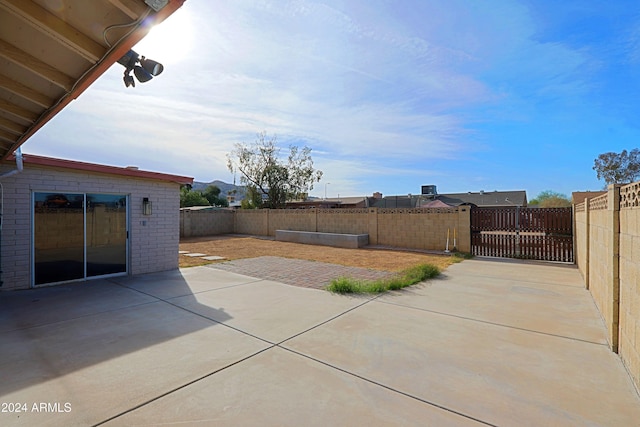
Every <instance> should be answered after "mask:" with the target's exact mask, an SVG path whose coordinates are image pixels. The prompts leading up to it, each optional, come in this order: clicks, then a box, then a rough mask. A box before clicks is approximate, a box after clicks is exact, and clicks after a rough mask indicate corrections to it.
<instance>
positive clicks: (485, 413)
mask: <svg viewBox="0 0 640 427" xmlns="http://www.w3.org/2000/svg"><path fill="white" fill-rule="evenodd" d="M270 261H271V262H272V261H273V260H270ZM256 262H259V261H256ZM292 265H293V264H292ZM216 266H217V265H216V264H214V265H211V266H203V267H193V268H188V269H183V270H176V271H172V272H166V273H154V274H149V275H143V276H137V277H123V278H114V279H109V280H100V281H93V282H86V283H80V284H74V285H63V286H56V287H50V288H41V289H36V290H30V291H15V292H5V293H0V321H1V323H0V340H1V342H2V346H0V360H2V362H1V364H0V370H1V375H2V381H1V382H0V397H1V398H0V401H1V402H2V404H3V407H2V409H3V412H1V413H0V424H1V425H6V426H12V425H25V426H27V425H28V426H30V425H50V426H70V425H140V424H143V425H157V424H160V423H166V424H172V423H175V424H182V423H184V424H189V425H212V424H214V423H215V424H220V425H300V424H301V423H304V424H305V425H322V426H324V425H356V424H365V423H366V424H368V425H461V426H471V425H500V426H503V425H562V426H567V425H576V426H584V425H610V426H623V425H624V426H626V425H635V424H636V423H637V420H638V419H640V399H639V397H638V394H637V391H636V390H635V389H634V386H633V384H632V382H631V379H630V377H629V375H628V373H627V372H626V371H625V369H624V367H623V365H622V363H621V362H620V359H619V358H618V356H617V355H616V354H614V353H612V352H611V351H609V349H608V347H607V345H606V338H605V337H606V335H605V329H604V326H603V324H602V320H601V318H600V315H599V313H598V311H597V310H596V307H595V305H594V303H593V300H592V298H591V296H590V294H589V293H588V292H587V291H586V290H585V289H584V288H583V285H582V281H581V277H580V274H579V273H578V271H577V270H576V269H575V268H572V267H567V266H561V265H552V264H531V263H520V262H508V261H495V260H487V259H474V260H468V261H464V262H462V263H460V264H455V265H453V266H451V267H449V268H448V270H446V271H445V272H444V274H443V275H442V276H441V278H439V279H436V280H433V281H430V282H427V283H424V284H420V285H417V286H415V287H412V288H408V289H406V290H404V291H400V292H393V293H388V294H384V295H382V296H378V297H370V296H367V297H345V296H338V295H333V294H330V293H328V292H326V291H322V290H317V289H309V288H304V287H300V286H290V285H287V284H283V283H279V282H275V281H271V280H266V279H264V278H261V277H250V276H246V275H242V274H238V273H234V272H231V271H223V270H221V269H219V268H216ZM300 268H301V267H300V266H299V265H296V266H295V267H292V269H291V271H290V272H289V273H290V274H293V273H294V271H295V270H297V271H300ZM301 273H302V272H301ZM255 275H256V276H259V274H257V273H256V274H255ZM9 403H11V404H13V405H11V406H10V405H9ZM42 403H44V404H45V405H44V406H43V405H42ZM16 404H19V405H20V406H18V407H19V408H21V409H22V408H25V409H26V410H25V411H21V412H15V409H16V407H17V406H16ZM22 404H24V406H23V405H22ZM34 404H35V406H34ZM12 408H13V411H9V409H12ZM34 408H35V409H34ZM5 409H6V411H5ZM39 409H42V410H39Z"/></svg>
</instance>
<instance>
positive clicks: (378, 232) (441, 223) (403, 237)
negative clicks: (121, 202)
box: [181, 207, 471, 252]
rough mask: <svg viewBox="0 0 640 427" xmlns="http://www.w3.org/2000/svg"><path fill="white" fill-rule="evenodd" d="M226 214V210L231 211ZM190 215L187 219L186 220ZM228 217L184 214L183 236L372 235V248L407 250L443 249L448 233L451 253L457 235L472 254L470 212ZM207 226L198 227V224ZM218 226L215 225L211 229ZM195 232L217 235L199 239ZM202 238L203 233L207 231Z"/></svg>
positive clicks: (268, 212)
mask: <svg viewBox="0 0 640 427" xmlns="http://www.w3.org/2000/svg"><path fill="white" fill-rule="evenodd" d="M227 212H228V211H227ZM187 216H188V217H189V219H187ZM227 217H228V213H223V212H221V211H201V212H199V215H193V212H192V213H191V214H187V213H185V212H184V211H183V213H182V220H181V221H182V223H183V224H186V223H187V221H189V222H190V225H189V230H188V233H190V234H187V231H185V229H183V234H182V236H183V237H195V236H204V235H214V234H224V233H239V234H251V235H257V236H275V230H295V231H312V232H315V231H317V232H322V233H342V234H368V235H369V243H370V244H372V245H386V246H394V247H400V248H409V249H425V250H444V249H445V245H446V239H447V230H449V231H450V248H451V249H453V233H454V229H455V230H456V245H457V249H458V250H460V251H462V252H470V251H471V233H470V210H469V208H467V207H459V208H434V209H378V208H367V209H295V210H293V209H291V210H286V209H283V210H277V209H261V210H250V209H243V210H239V211H234V226H233V227H231V226H230V224H229V221H228V220H227ZM196 221H197V222H202V223H203V224H201V225H199V224H195V222H196ZM208 223H216V225H207V224H208ZM197 230H213V232H212V233H211V234H198V232H197ZM203 233H204V231H203Z"/></svg>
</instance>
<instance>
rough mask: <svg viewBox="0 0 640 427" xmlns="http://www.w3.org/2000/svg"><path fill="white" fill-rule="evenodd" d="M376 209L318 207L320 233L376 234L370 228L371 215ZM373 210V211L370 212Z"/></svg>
mask: <svg viewBox="0 0 640 427" xmlns="http://www.w3.org/2000/svg"><path fill="white" fill-rule="evenodd" d="M375 211H376V209H318V229H317V230H316V231H319V232H320V233H342V234H369V236H370V237H371V234H375V233H376V231H375V230H369V215H375ZM370 212H372V213H370Z"/></svg>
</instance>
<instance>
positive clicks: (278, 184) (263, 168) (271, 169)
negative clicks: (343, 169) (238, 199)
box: [227, 131, 322, 208]
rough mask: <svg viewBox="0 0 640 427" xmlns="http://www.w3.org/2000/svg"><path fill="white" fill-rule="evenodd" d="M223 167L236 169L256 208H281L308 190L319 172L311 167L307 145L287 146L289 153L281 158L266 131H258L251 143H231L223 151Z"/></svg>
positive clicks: (274, 141) (315, 180)
mask: <svg viewBox="0 0 640 427" xmlns="http://www.w3.org/2000/svg"><path fill="white" fill-rule="evenodd" d="M227 167H228V168H229V171H231V172H232V173H233V172H235V171H238V172H240V174H241V177H240V182H241V183H243V184H245V185H246V186H247V187H248V191H249V194H251V195H253V196H252V197H251V199H252V200H251V203H249V204H250V205H252V206H250V207H257V208H260V207H268V208H281V207H284V206H285V204H286V202H287V200H290V199H293V198H296V197H298V196H299V195H300V194H303V193H306V192H308V191H310V190H312V189H313V184H314V183H316V182H318V181H320V179H321V178H322V171H320V170H317V169H314V168H313V160H312V159H311V148H309V147H306V146H305V147H303V148H301V149H300V148H298V147H296V146H290V147H289V155H288V157H287V159H286V160H283V159H281V157H280V148H278V146H277V144H276V136H275V135H274V136H272V137H271V138H268V137H267V133H266V131H263V132H261V133H259V134H258V135H257V139H256V141H255V142H254V143H253V144H251V145H249V144H246V143H244V142H243V143H237V144H235V147H234V149H233V151H232V152H231V153H229V154H227ZM262 195H266V200H263V199H262Z"/></svg>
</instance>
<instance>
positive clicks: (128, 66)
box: [118, 50, 164, 87]
mask: <svg viewBox="0 0 640 427" xmlns="http://www.w3.org/2000/svg"><path fill="white" fill-rule="evenodd" d="M118 64H120V65H122V66H123V67H124V68H125V70H124V77H123V79H122V80H123V81H124V85H125V86H126V87H129V86H132V87H136V81H135V80H134V79H133V76H131V71H133V74H134V75H135V76H136V78H137V79H138V81H139V82H140V83H144V82H148V81H149V80H151V79H152V78H153V77H154V76H157V75H159V74H160V73H162V71H163V70H164V66H163V65H162V64H161V63H159V62H156V61H154V60H152V59H147V58H145V57H144V56H142V57H140V55H138V54H137V53H136V52H135V51H133V50H130V51H129V52H127V53H126V54H125V55H124V56H123V57H122V58H120V59H119V60H118ZM138 64H140V65H138Z"/></svg>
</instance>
